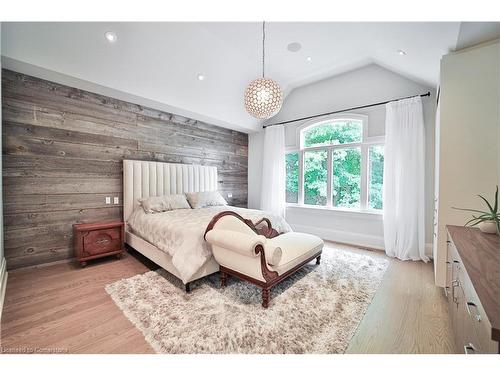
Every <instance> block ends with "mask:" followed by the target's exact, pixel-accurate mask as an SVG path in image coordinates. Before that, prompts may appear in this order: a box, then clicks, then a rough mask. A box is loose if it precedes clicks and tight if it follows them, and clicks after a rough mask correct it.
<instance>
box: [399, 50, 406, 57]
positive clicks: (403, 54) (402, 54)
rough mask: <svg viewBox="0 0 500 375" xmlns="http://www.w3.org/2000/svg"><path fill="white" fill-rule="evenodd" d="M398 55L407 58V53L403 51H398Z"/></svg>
mask: <svg viewBox="0 0 500 375" xmlns="http://www.w3.org/2000/svg"><path fill="white" fill-rule="evenodd" d="M398 54H399V55H401V56H405V55H406V52H405V51H403V50H402V49H398Z"/></svg>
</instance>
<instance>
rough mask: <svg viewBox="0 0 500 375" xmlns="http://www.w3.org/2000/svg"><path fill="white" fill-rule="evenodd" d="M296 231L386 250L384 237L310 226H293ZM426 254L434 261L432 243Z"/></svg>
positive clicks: (333, 240)
mask: <svg viewBox="0 0 500 375" xmlns="http://www.w3.org/2000/svg"><path fill="white" fill-rule="evenodd" d="M291 225H292V228H293V230H294V231H297V232H304V233H310V234H314V235H316V236H318V237H321V238H322V239H324V240H327V241H332V242H339V243H344V244H349V245H354V246H358V247H365V248H369V249H375V250H385V248H384V237H382V236H371V235H368V234H360V233H354V232H345V231H339V230H333V229H326V228H318V227H312V226H309V225H299V224H291ZM425 254H426V255H427V256H428V257H429V258H431V259H432V243H426V244H425Z"/></svg>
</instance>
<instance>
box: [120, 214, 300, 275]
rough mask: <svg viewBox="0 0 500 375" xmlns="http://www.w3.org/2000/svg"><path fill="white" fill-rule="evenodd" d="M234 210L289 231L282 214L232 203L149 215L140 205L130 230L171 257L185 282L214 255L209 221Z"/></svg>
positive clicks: (277, 228) (130, 222)
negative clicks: (207, 231)
mask: <svg viewBox="0 0 500 375" xmlns="http://www.w3.org/2000/svg"><path fill="white" fill-rule="evenodd" d="M226 210H231V211H235V212H237V213H238V214H240V215H241V216H243V217H244V218H245V219H250V220H252V221H253V222H254V223H255V222H256V221H258V220H260V219H262V218H263V217H267V218H268V219H269V220H271V224H272V226H273V228H275V229H276V230H277V231H278V232H280V233H282V232H290V231H291V230H292V229H291V228H290V225H288V223H287V222H286V221H285V219H283V218H282V217H280V216H277V215H273V214H270V213H267V212H264V211H259V210H250V209H246V208H238V207H232V206H217V207H206V208H196V209H185V210H174V211H167V212H161V213H152V214H146V213H145V212H144V210H143V209H142V208H141V207H139V208H137V209H136V210H135V211H134V212H133V213H132V215H130V217H129V219H128V221H127V223H128V225H129V226H130V229H131V230H132V231H133V232H134V233H135V234H137V235H138V236H140V237H142V238H143V239H145V240H146V241H148V242H149V243H151V244H153V245H155V246H156V247H157V248H158V249H160V250H162V251H164V252H166V253H167V254H169V255H170V256H171V257H172V263H173V265H174V266H175V268H177V270H178V271H179V274H180V276H181V279H182V281H183V282H184V283H186V282H187V281H188V280H189V278H190V277H191V276H193V275H194V274H195V273H196V271H198V269H199V268H200V267H201V266H202V265H203V264H204V263H205V262H206V261H207V260H208V259H210V257H211V256H212V251H211V250H210V245H209V244H208V243H207V242H205V240H204V239H203V235H204V233H205V229H206V228H207V225H208V223H210V220H212V218H213V217H214V215H216V214H217V213H219V212H221V211H226Z"/></svg>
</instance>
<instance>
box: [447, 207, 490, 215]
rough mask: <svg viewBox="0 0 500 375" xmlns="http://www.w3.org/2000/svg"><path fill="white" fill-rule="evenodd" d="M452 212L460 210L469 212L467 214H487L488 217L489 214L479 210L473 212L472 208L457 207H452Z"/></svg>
mask: <svg viewBox="0 0 500 375" xmlns="http://www.w3.org/2000/svg"><path fill="white" fill-rule="evenodd" d="M452 208H453V209H454V210H460V211H469V212H478V213H480V214H488V215H490V214H491V213H490V212H486V211H479V210H473V209H472V208H458V207H452Z"/></svg>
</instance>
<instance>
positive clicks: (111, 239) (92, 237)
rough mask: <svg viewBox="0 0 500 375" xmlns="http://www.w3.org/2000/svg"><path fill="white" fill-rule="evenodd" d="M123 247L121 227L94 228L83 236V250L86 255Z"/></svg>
mask: <svg viewBox="0 0 500 375" xmlns="http://www.w3.org/2000/svg"><path fill="white" fill-rule="evenodd" d="M121 248H122V241H121V232H120V228H112V229H105V230H94V231H91V232H88V233H87V234H84V236H83V252H84V253H85V255H86V256H92V255H96V254H102V253H109V252H111V251H116V250H120V249H121Z"/></svg>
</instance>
